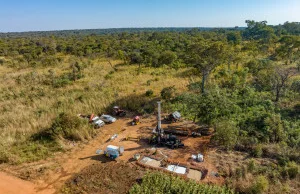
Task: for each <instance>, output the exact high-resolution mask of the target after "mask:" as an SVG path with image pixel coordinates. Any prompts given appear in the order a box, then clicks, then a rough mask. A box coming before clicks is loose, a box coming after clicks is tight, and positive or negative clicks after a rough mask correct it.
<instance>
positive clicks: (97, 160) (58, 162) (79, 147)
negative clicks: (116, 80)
mask: <svg viewBox="0 0 300 194" xmlns="http://www.w3.org/2000/svg"><path fill="white" fill-rule="evenodd" d="M130 121H131V118H122V119H119V120H117V121H116V122H115V123H113V124H108V125H106V126H105V127H103V128H100V129H99V133H98V136H97V137H96V138H94V139H93V140H91V141H90V142H88V143H86V144H85V143H82V144H76V143H72V144H71V145H70V146H71V147H72V146H73V148H72V149H71V150H70V151H68V152H65V153H57V154H56V155H55V156H54V157H51V158H50V157H49V159H47V160H44V161H39V162H35V163H30V164H23V165H19V166H9V165H1V166H0V168H1V170H2V171H5V172H6V173H8V174H10V175H13V176H17V177H20V178H22V179H26V180H30V182H24V184H25V185H27V184H30V185H32V183H33V184H34V191H35V192H37V193H54V192H56V191H59V190H60V189H62V187H63V185H64V184H65V182H66V181H67V180H68V179H70V180H74V177H75V178H76V177H78V176H81V175H82V176H81V177H83V179H85V178H86V179H89V178H88V176H87V174H89V173H92V171H93V170H92V169H95V170H97V169H102V168H103V169H107V168H108V167H109V168H108V169H110V170H109V171H110V172H109V174H112V176H116V177H109V178H108V179H110V180H118V178H117V177H118V176H120V174H123V173H121V172H123V171H124V172H125V171H126V170H128V169H127V168H133V167H135V166H136V165H135V163H134V162H133V160H132V157H133V155H134V154H135V153H141V152H145V149H150V148H151V145H149V144H148V142H147V140H146V139H147V138H148V137H149V136H150V135H151V132H152V129H153V128H154V127H155V126H156V117H155V115H153V116H150V117H148V118H144V119H142V122H141V124H139V125H136V126H131V125H130ZM179 124H180V123H179ZM179 124H178V123H176V124H174V125H179ZM162 127H167V124H163V125H162ZM113 134H118V137H117V138H116V139H114V140H112V141H109V139H110V137H111V136H112V135H113ZM128 136H130V137H141V140H140V141H136V140H130V141H124V138H126V137H128ZM180 138H181V139H182V140H183V142H184V144H185V145H186V146H185V147H184V148H182V149H175V150H172V149H168V148H159V149H158V151H159V152H162V153H163V154H164V155H166V156H167V157H168V158H169V159H172V160H177V161H178V162H191V161H190V157H191V155H192V154H196V153H198V152H201V150H202V151H203V149H204V148H206V147H207V145H208V143H209V139H210V137H198V138H192V137H180ZM107 145H116V146H124V148H125V152H124V155H123V156H121V157H119V158H117V160H116V162H111V161H110V160H109V159H108V158H106V157H105V156H104V155H98V154H96V150H98V149H102V150H104V149H105V148H106V146H107ZM205 150H206V149H205ZM204 157H205V162H203V163H199V164H194V163H195V162H191V163H193V164H194V165H199V166H202V167H204V168H206V169H208V171H209V172H216V171H217V169H216V167H215V166H214V165H213V164H212V163H211V162H210V158H209V157H206V154H204ZM95 165H96V166H95ZM110 165H117V166H118V168H113V166H112V167H111V168H110ZM123 167H124V170H122V168H123ZM83 169H84V170H83ZM138 171H140V170H138ZM143 171H145V169H144V170H143ZM87 172H88V173H87ZM104 172H105V173H106V171H105V170H104ZM117 172H120V173H117ZM82 173H83V174H82ZM100 174H101V173H100ZM125 174H126V173H125ZM140 175H141V174H140V173H138V175H135V173H132V179H130V178H129V179H128V177H127V178H125V177H124V178H125V179H128V180H132V181H133V182H132V181H128V183H126V184H125V183H124V187H126V188H129V187H130V186H131V185H132V184H133V183H134V180H135V179H136V176H140ZM97 176H98V175H97ZM99 176H100V175H99ZM130 176H131V175H130ZM83 182H84V181H83ZM203 182H214V183H219V184H222V183H223V179H222V178H217V177H214V176H206V178H205V179H204V180H203ZM68 184H69V186H70V181H69V182H68ZM116 184H117V183H116ZM25 185H24V186H25ZM9 187H14V184H13V183H12V184H10V183H9V184H8V185H6V186H5V187H2V186H1V187H0V193H3V191H5V190H4V189H6V188H9ZM72 187H73V186H72ZM79 187H80V186H79ZM101 191H103V192H104V191H105V190H101ZM104 193H105V192H104Z"/></svg>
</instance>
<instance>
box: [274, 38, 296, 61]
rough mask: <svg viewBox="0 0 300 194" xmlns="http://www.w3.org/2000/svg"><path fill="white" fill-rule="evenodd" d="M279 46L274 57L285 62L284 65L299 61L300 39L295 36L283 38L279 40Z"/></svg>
mask: <svg viewBox="0 0 300 194" xmlns="http://www.w3.org/2000/svg"><path fill="white" fill-rule="evenodd" d="M279 42H280V44H281V45H280V46H279V47H278V48H277V49H276V51H275V55H276V57H277V58H278V59H280V60H285V64H286V65H288V64H290V63H291V62H292V61H293V60H294V61H296V62H298V61H299V58H300V57H299V55H300V54H299V53H300V39H299V37H297V36H284V37H282V38H281V39H280V40H279Z"/></svg>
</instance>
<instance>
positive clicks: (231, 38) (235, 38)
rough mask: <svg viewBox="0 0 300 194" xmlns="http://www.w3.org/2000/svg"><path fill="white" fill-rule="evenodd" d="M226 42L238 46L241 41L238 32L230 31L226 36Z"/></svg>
mask: <svg viewBox="0 0 300 194" xmlns="http://www.w3.org/2000/svg"><path fill="white" fill-rule="evenodd" d="M226 38H227V41H228V42H229V43H232V44H234V45H237V44H240V43H241V41H242V36H241V33H240V32H239V31H231V32H229V33H228V34H227V37H226Z"/></svg>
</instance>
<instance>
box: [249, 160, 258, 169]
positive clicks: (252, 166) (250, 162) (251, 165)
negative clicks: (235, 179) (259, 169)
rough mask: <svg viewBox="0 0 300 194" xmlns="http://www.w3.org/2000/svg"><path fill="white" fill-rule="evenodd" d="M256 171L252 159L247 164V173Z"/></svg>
mask: <svg viewBox="0 0 300 194" xmlns="http://www.w3.org/2000/svg"><path fill="white" fill-rule="evenodd" d="M255 169H256V165H255V162H254V160H253V159H251V160H250V161H249V163H248V171H249V172H254V171H255Z"/></svg>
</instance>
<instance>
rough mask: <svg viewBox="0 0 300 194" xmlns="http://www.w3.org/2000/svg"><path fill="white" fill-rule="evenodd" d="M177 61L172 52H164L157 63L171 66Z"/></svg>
mask: <svg viewBox="0 0 300 194" xmlns="http://www.w3.org/2000/svg"><path fill="white" fill-rule="evenodd" d="M176 59H177V55H176V54H175V53H174V52H172V51H164V52H163V53H161V54H160V56H159V63H161V64H165V65H171V64H172V63H173V62H174V61H175V60H176Z"/></svg>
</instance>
